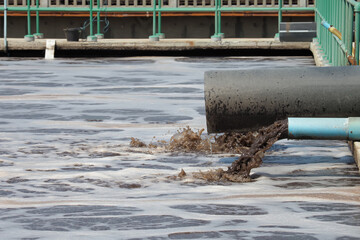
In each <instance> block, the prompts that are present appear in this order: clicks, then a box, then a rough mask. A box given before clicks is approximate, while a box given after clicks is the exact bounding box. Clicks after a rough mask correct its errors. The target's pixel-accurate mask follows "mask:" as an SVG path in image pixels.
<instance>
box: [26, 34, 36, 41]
mask: <svg viewBox="0 0 360 240" xmlns="http://www.w3.org/2000/svg"><path fill="white" fill-rule="evenodd" d="M24 39H25V41H26V42H33V41H34V40H35V38H34V35H25V36H24Z"/></svg>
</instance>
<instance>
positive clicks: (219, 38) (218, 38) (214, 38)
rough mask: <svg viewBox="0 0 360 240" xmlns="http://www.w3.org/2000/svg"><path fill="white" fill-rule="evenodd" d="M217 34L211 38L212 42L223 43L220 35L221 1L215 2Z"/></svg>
mask: <svg viewBox="0 0 360 240" xmlns="http://www.w3.org/2000/svg"><path fill="white" fill-rule="evenodd" d="M214 3H215V12H214V14H215V33H214V35H212V36H211V40H212V41H214V42H217V41H221V36H220V35H219V0H215V2H214Z"/></svg>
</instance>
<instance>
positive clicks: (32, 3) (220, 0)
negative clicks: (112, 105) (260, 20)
mask: <svg viewBox="0 0 360 240" xmlns="http://www.w3.org/2000/svg"><path fill="white" fill-rule="evenodd" d="M5 1H10V0H5ZM26 1H27V5H25V6H24V5H21V6H18V5H17V6H14V5H9V6H8V7H7V11H8V12H9V11H24V12H27V16H28V17H27V26H28V27H27V35H26V36H27V37H31V36H32V31H31V18H30V15H31V13H32V12H35V13H36V19H35V21H36V33H35V34H34V35H35V37H37V36H42V34H41V33H40V29H39V23H40V17H39V12H45V11H47V12H63V11H66V12H89V17H90V36H89V37H90V39H93V38H94V37H95V35H101V29H100V24H99V23H100V13H104V12H144V13H148V12H152V14H153V35H152V36H150V39H155V40H157V38H158V37H159V36H160V37H161V36H163V35H164V33H162V32H161V24H162V16H161V13H163V12H212V13H214V16H215V17H214V21H215V22H214V23H215V32H214V35H213V36H212V37H213V38H214V39H215V40H219V39H221V38H222V37H223V35H224V34H223V33H222V32H221V13H223V12H244V11H246V12H278V13H279V14H278V16H279V23H280V22H281V20H282V13H283V12H285V11H314V7H313V6H312V5H311V4H312V1H310V0H288V1H286V3H285V4H284V2H283V0H277V1H275V0H271V1H268V0H246V1H245V2H244V3H245V4H244V5H243V3H242V1H236V2H237V3H239V4H237V5H235V6H233V5H231V3H232V2H231V1H226V0H211V1H208V2H209V4H204V3H205V1H202V2H203V4H202V5H200V4H199V5H197V4H193V5H189V4H188V5H187V6H182V5H181V2H178V4H177V5H176V6H175V7H172V6H170V4H167V6H166V7H163V6H162V5H163V4H164V0H151V5H146V6H144V5H142V6H129V5H127V6H121V7H118V6H111V7H109V6H108V5H105V4H104V3H105V2H104V0H89V4H88V5H86V6H85V5H81V6H60V5H59V4H58V5H57V6H55V7H53V6H51V5H50V6H47V7H42V6H39V0H26ZM144 1H145V0H144ZM144 1H143V3H144ZM65 2H66V1H65ZM67 2H69V1H67ZM74 2H75V1H74ZM168 2H170V1H168ZM196 2H197V1H196ZM199 2H200V1H199ZM83 3H84V1H83ZM194 3H195V1H194ZM300 3H301V4H300ZM95 6H96V7H95ZM0 11H4V7H3V6H2V7H0ZM94 15H95V16H97V34H95V35H94V33H93V21H92V19H93V17H94Z"/></svg>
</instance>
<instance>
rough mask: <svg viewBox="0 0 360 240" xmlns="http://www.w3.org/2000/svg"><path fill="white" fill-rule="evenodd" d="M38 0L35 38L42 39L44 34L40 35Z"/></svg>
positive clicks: (37, 2)
mask: <svg viewBox="0 0 360 240" xmlns="http://www.w3.org/2000/svg"><path fill="white" fill-rule="evenodd" d="M38 8H39V0H36V33H34V37H35V38H44V34H43V33H40V16H39V9H38Z"/></svg>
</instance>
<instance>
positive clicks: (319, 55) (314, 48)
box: [310, 39, 331, 67]
mask: <svg viewBox="0 0 360 240" xmlns="http://www.w3.org/2000/svg"><path fill="white" fill-rule="evenodd" d="M310 50H311V52H312V53H313V55H314V60H315V64H316V66H318V67H330V66H331V65H330V64H329V62H327V61H326V60H325V59H324V54H323V52H322V51H321V49H320V47H319V43H318V42H317V41H316V40H315V39H314V40H313V42H312V43H311V44H310Z"/></svg>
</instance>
